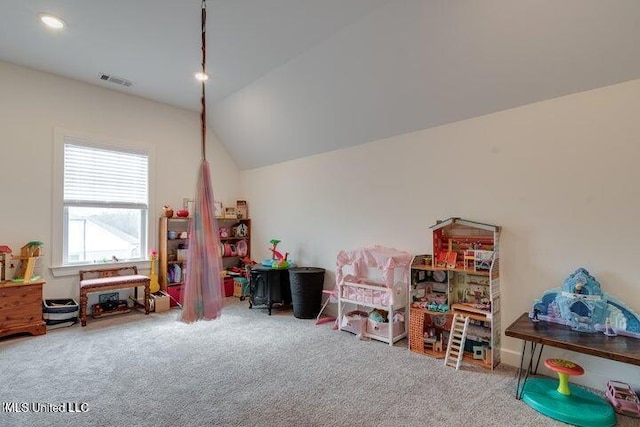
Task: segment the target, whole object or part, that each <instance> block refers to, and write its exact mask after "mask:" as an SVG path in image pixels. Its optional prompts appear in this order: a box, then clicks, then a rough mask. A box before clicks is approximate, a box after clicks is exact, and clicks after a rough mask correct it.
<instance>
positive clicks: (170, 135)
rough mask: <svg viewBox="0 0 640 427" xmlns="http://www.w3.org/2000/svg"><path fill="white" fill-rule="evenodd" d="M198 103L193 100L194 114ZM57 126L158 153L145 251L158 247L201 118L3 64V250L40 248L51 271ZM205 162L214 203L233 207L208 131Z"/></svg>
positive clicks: (189, 185)
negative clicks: (165, 208)
mask: <svg viewBox="0 0 640 427" xmlns="http://www.w3.org/2000/svg"><path fill="white" fill-rule="evenodd" d="M199 105H200V100H199V98H198V99H194V108H195V109H197V108H199ZM54 127H59V128H64V129H68V130H73V131H77V132H81V133H83V134H89V135H95V136H96V137H105V138H109V139H111V140H118V141H135V142H139V143H145V144H152V145H153V146H154V147H155V159H156V170H155V171H154V172H155V177H156V182H155V194H153V195H152V206H151V209H150V215H149V217H150V230H149V233H150V237H151V241H150V247H157V246H156V245H157V234H158V226H157V224H158V222H157V218H158V217H159V216H160V214H161V211H162V205H164V204H171V205H173V206H178V207H180V206H182V199H183V198H184V197H193V196H194V194H195V188H196V184H195V183H196V176H197V171H198V167H199V164H200V118H199V114H198V113H197V112H192V111H187V110H182V109H178V108H174V107H170V106H168V105H164V104H159V103H155V102H151V101H147V100H144V99H142V98H138V97H134V96H130V95H127V94H122V93H119V92H115V91H111V90H107V89H103V88H100V87H97V86H93V85H89V84H86V83H80V82H76V81H73V80H69V79H65V78H61V77H57V76H54V75H51V74H47V73H42V72H38V71H33V70H30V69H27V68H23V67H18V66H15V65H12V64H8V63H5V62H0V158H1V159H2V162H1V166H0V182H1V183H2V195H1V200H2V207H1V208H0V224H1V225H0V227H1V232H0V244H2V245H8V246H9V247H10V248H11V249H12V250H13V251H14V252H17V251H18V250H19V249H20V247H21V246H22V245H24V244H25V243H26V242H28V241H31V240H40V241H43V242H44V243H45V244H44V252H45V256H44V258H43V260H42V261H43V263H44V266H45V267H48V266H50V265H51V249H52V247H51V236H52V234H53V229H52V226H53V225H52V221H51V216H52V199H51V192H52V176H53V165H52V159H53V130H54ZM207 141H208V147H207V159H208V160H209V163H210V165H211V169H212V174H213V178H212V181H213V189H214V194H215V197H216V199H217V200H221V201H223V202H224V203H225V204H226V203H235V200H236V199H237V198H238V196H239V171H238V169H237V167H236V165H235V163H234V162H233V161H232V160H231V158H230V157H229V155H228V154H227V152H226V150H225V149H224V148H223V147H222V146H221V145H220V144H219V142H218V141H217V140H216V138H215V135H213V134H212V133H211V132H210V133H209V134H208V140H207ZM43 273H44V276H45V279H46V281H47V283H46V285H45V286H44V297H45V298H70V297H75V298H77V296H78V293H79V292H78V289H77V286H78V285H77V278H76V277H65V278H53V277H52V275H51V272H50V271H49V269H48V268H44V269H43Z"/></svg>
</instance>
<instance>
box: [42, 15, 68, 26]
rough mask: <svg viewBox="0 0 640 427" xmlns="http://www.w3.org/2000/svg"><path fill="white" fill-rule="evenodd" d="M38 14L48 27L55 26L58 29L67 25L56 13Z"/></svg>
mask: <svg viewBox="0 0 640 427" xmlns="http://www.w3.org/2000/svg"><path fill="white" fill-rule="evenodd" d="M38 16H39V17H40V21H42V23H43V24H44V25H46V26H47V27H51V28H55V29H56V30H59V29H61V28H64V27H65V23H64V21H63V20H62V19H60V18H58V17H57V16H55V15H52V14H50V13H41V14H39V15H38Z"/></svg>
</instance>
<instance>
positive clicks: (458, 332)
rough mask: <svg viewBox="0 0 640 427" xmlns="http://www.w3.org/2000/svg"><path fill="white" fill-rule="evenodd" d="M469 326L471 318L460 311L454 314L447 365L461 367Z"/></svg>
mask: <svg viewBox="0 0 640 427" xmlns="http://www.w3.org/2000/svg"><path fill="white" fill-rule="evenodd" d="M468 326H469V318H468V317H467V316H463V315H462V314H460V313H455V314H454V315H453V323H452V324H451V333H450V334H449V344H448V345H447V353H446V355H445V357H444V365H445V366H452V367H455V368H456V370H458V369H459V368H460V365H461V364H462V356H463V354H464V341H465V340H466V339H467V327H468Z"/></svg>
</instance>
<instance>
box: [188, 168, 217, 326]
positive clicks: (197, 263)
mask: <svg viewBox="0 0 640 427" xmlns="http://www.w3.org/2000/svg"><path fill="white" fill-rule="evenodd" d="M213 200H214V199H213V191H212V189H211V174H210V172H209V162H207V161H206V160H203V161H202V163H201V165H200V173H199V176H198V187H197V195H196V200H195V212H194V214H193V218H192V219H191V222H190V223H189V248H188V250H187V267H186V272H185V288H184V294H183V303H182V314H181V320H182V321H183V322H186V323H192V322H195V321H198V320H213V319H216V318H218V317H219V316H220V314H221V313H222V307H223V306H224V291H223V285H222V280H221V274H220V273H221V271H222V259H221V257H220V235H219V234H218V225H217V222H216V219H215V215H214V212H215V211H214V207H213Z"/></svg>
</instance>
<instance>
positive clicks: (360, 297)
mask: <svg viewBox="0 0 640 427" xmlns="http://www.w3.org/2000/svg"><path fill="white" fill-rule="evenodd" d="M412 260H413V255H411V254H410V253H408V252H404V251H399V250H397V249H393V248H387V247H384V246H373V247H365V248H358V249H354V250H352V251H340V252H338V255H337V260H336V266H337V269H336V285H337V291H338V321H339V322H341V327H340V329H341V330H348V331H350V332H353V330H351V329H349V328H343V327H342V322H343V319H344V316H348V313H346V312H344V308H345V306H346V305H347V304H351V305H356V306H358V307H365V308H369V309H372V311H382V312H386V315H387V318H386V319H383V321H382V322H380V321H375V320H373V319H372V318H369V319H368V320H367V322H366V326H364V327H363V328H362V330H361V331H359V334H361V335H363V336H366V337H369V338H373V339H377V340H379V341H383V342H386V343H388V344H389V345H393V343H394V342H396V341H398V340H400V339H401V338H404V337H405V336H406V334H407V332H406V322H405V319H404V317H405V312H406V307H407V304H408V301H407V295H408V287H409V271H410V268H411V261H412ZM345 267H348V268H349V269H350V270H351V273H349V274H345ZM376 273H377V274H376ZM380 275H381V282H382V283H379V282H376V280H375V279H374V276H380ZM359 313H362V311H359Z"/></svg>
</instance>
